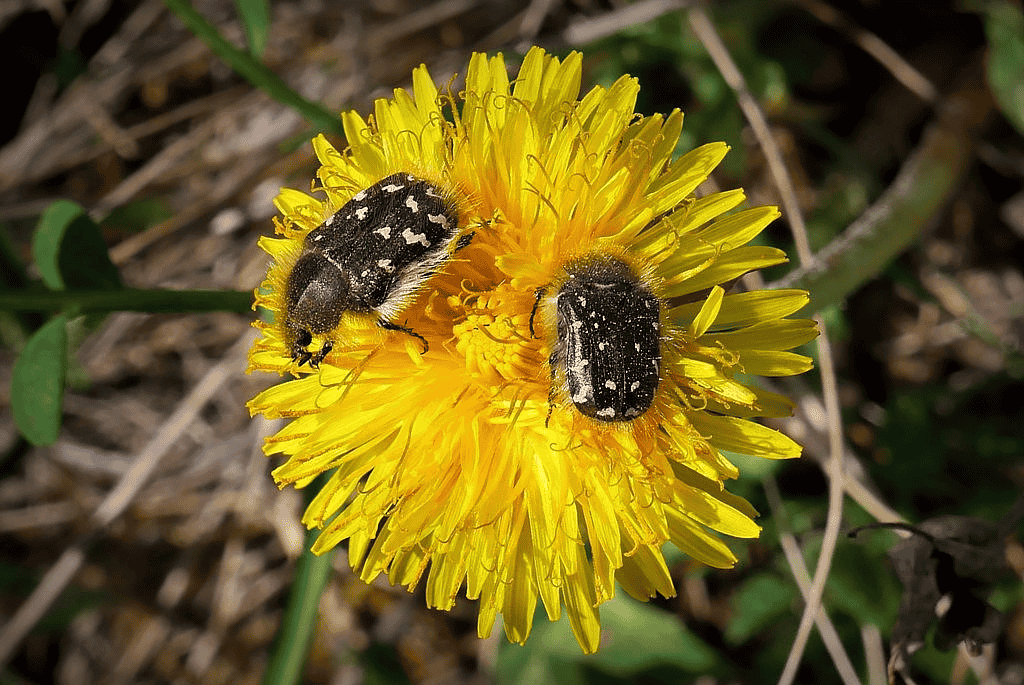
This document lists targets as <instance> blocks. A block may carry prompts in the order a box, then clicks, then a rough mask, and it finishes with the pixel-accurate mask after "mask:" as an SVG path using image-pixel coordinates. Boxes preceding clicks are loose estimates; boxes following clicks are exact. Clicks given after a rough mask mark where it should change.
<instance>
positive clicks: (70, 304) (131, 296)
mask: <svg viewBox="0 0 1024 685" xmlns="http://www.w3.org/2000/svg"><path fill="white" fill-rule="evenodd" d="M69 310H77V311H79V312H116V311H126V312H149V313H161V314H194V313H198V312H238V313H240V314H241V313H246V312H250V311H252V292H251V291H248V290H246V291H237V290H133V289H124V290H61V291H51V292H47V291H38V292H26V291H23V290H14V291H0V311H8V312H11V311H21V312H32V311H35V312H57V311H69Z"/></svg>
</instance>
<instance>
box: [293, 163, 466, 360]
mask: <svg viewBox="0 0 1024 685" xmlns="http://www.w3.org/2000/svg"><path fill="white" fill-rule="evenodd" d="M470 238H471V235H464V236H460V235H459V218H458V213H457V212H456V210H455V208H454V207H453V206H452V205H451V204H450V203H448V202H446V201H445V199H444V197H443V196H442V195H441V193H440V192H439V191H438V189H437V188H436V187H435V186H434V185H432V184H431V183H430V182H428V181H425V180H423V179H420V178H417V177H415V176H412V175H410V174H407V173H397V174H392V175H391V176H388V177H387V178H385V179H383V180H381V181H378V182H377V183H374V184H373V185H372V186H370V187H369V188H366V189H365V190H362V191H360V192H358V193H356V194H355V195H354V196H353V197H352V199H351V200H349V201H348V202H346V203H345V204H344V205H343V206H342V207H341V209H339V210H338V211H337V212H335V213H334V214H332V215H331V216H330V217H328V218H327V220H326V221H324V222H323V223H322V224H321V225H319V226H317V227H316V228H315V229H313V230H312V231H310V232H309V233H308V234H307V235H306V238H305V243H304V245H303V252H302V254H301V255H300V256H299V259H298V261H297V262H296V263H295V266H294V267H293V268H292V270H291V273H290V274H289V275H288V282H287V288H286V292H285V301H286V313H285V329H286V332H287V336H288V344H289V346H290V351H291V356H292V359H293V360H295V361H297V362H298V363H299V365H300V366H301V365H302V364H305V363H306V362H309V364H310V365H311V366H313V367H316V366H318V365H319V364H320V362H321V361H323V359H324V357H326V356H327V354H328V353H329V352H330V351H331V349H332V348H333V344H334V343H333V341H331V340H327V341H325V342H324V345H323V347H321V348H320V350H318V351H317V352H315V353H313V352H310V351H309V349H308V346H309V345H310V343H312V342H313V336H314V335H323V334H326V333H329V332H330V331H332V330H334V329H335V328H336V327H337V326H338V324H339V323H340V321H341V317H342V315H343V314H344V313H345V312H356V313H374V314H376V315H377V323H378V325H380V326H381V327H382V328H386V329H389V330H399V331H404V332H406V333H408V334H410V335H413V336H415V337H417V338H419V339H420V341H421V342H422V343H423V347H424V349H423V351H424V353H425V352H426V351H427V341H426V340H425V339H424V338H423V337H422V336H421V335H419V334H418V333H416V332H415V331H413V330H411V329H409V328H407V327H406V326H404V325H402V324H400V323H398V322H397V321H396V319H397V317H398V315H399V314H400V311H401V309H402V308H403V307H404V306H405V305H406V304H408V302H409V300H410V299H411V298H412V296H413V295H414V294H415V293H416V292H417V291H418V290H419V289H420V288H421V287H422V286H423V285H424V283H425V282H426V281H427V280H428V279H429V278H430V277H431V276H433V275H434V274H435V273H437V271H438V270H439V269H440V268H441V267H442V266H443V265H444V263H445V262H446V261H447V260H448V259H449V258H450V257H451V255H452V254H453V253H454V252H455V250H457V249H459V248H460V247H462V246H463V244H464V243H465V242H468V240H469V239H470Z"/></svg>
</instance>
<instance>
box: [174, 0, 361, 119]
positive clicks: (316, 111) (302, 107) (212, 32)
mask: <svg viewBox="0 0 1024 685" xmlns="http://www.w3.org/2000/svg"><path fill="white" fill-rule="evenodd" d="M164 4H165V5H167V7H168V8H169V9H170V10H171V11H172V12H174V13H175V14H176V15H177V16H178V18H179V19H180V20H181V22H182V23H183V24H185V28H187V29H188V30H189V31H191V32H192V33H194V34H195V35H196V36H198V37H199V38H201V39H202V40H203V42H205V43H206V44H207V45H209V46H210V50H212V51H213V53H214V54H215V55H217V56H218V57H220V58H221V59H222V60H224V61H225V62H227V63H228V66H230V67H231V68H232V69H234V70H235V71H236V72H237V73H238V74H240V75H241V76H242V77H243V78H245V79H246V80H247V81H248V82H249V83H251V84H253V85H254V86H256V87H257V88H259V89H260V90H262V91H264V92H265V93H267V95H269V96H270V97H272V98H274V99H275V100H277V101H278V102H280V103H281V104H284V105H287V106H288V107H291V108H292V109H294V110H295V111H296V112H298V113H299V114H301V115H302V116H303V117H305V119H306V121H308V122H309V123H311V124H312V125H313V126H315V127H316V128H317V129H319V130H320V131H330V132H332V133H337V134H339V135H341V134H343V129H342V126H341V120H340V119H339V118H338V116H337V115H336V114H333V113H331V112H330V111H328V110H327V109H325V108H324V107H322V106H321V105H319V104H317V103H316V102H312V101H310V100H307V99H306V98H304V97H302V96H301V95H299V94H298V93H297V92H295V90H293V89H292V88H290V87H289V86H288V84H287V83H285V82H284V81H282V80H281V78H280V77H279V76H278V75H277V74H275V73H274V72H272V71H271V70H270V69H268V68H266V67H265V66H263V65H262V64H260V63H259V62H258V61H256V60H255V59H253V58H252V56H251V55H249V54H248V53H246V52H243V51H241V50H239V49H238V48H236V47H235V46H234V45H232V44H231V43H229V42H228V41H227V40H226V39H225V38H224V36H222V35H221V34H220V32H219V31H218V30H217V28H216V27H215V26H214V25H213V24H211V23H210V22H208V21H207V20H206V18H205V17H203V15H201V14H199V12H196V11H195V9H193V8H192V5H191V4H189V2H188V0H164Z"/></svg>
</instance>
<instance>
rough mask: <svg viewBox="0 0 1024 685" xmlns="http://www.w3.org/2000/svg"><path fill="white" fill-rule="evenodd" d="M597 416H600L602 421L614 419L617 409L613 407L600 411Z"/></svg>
mask: <svg viewBox="0 0 1024 685" xmlns="http://www.w3.org/2000/svg"><path fill="white" fill-rule="evenodd" d="M597 415H598V416H600V417H601V418H602V419H603V418H606V417H607V418H609V419H614V418H615V409H614V408H612V407H608V408H607V409H600V410H598V412H597Z"/></svg>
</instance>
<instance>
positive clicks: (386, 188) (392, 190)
mask: <svg viewBox="0 0 1024 685" xmlns="http://www.w3.org/2000/svg"><path fill="white" fill-rule="evenodd" d="M404 187H405V186H399V185H395V184H394V183H389V184H387V185H386V186H384V187H383V188H381V190H383V191H385V192H387V193H397V192H398V191H399V190H401V189H402V188H404Z"/></svg>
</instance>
